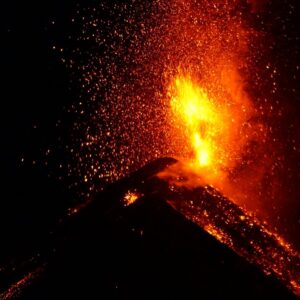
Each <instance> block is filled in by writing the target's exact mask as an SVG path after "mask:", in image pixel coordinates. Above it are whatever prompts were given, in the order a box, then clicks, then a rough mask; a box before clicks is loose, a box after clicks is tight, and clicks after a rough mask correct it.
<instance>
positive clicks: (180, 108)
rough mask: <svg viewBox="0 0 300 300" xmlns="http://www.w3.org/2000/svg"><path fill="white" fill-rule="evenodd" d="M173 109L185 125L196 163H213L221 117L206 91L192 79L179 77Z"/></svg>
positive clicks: (172, 104) (175, 87) (202, 165)
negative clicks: (195, 84) (215, 138)
mask: <svg viewBox="0 0 300 300" xmlns="http://www.w3.org/2000/svg"><path fill="white" fill-rule="evenodd" d="M171 108H172V111H173V112H174V114H175V115H176V116H178V117H179V118H181V119H182V121H183V123H184V124H183V125H185V126H186V134H187V135H188V136H189V138H190V143H191V145H192V147H193V150H194V156H195V163H196V164H198V165H199V166H200V167H205V166H210V165H211V164H212V162H213V160H214V155H215V150H216V149H215V145H214V141H213V140H214V137H215V135H216V131H217V130H218V129H217V128H218V127H219V126H220V123H221V121H220V116H219V114H218V113H217V111H216V109H215V107H214V105H213V103H212V102H211V101H210V99H209V98H208V96H207V94H206V93H205V92H204V91H203V90H202V89H201V88H199V87H197V86H194V85H193V83H192V82H191V80H189V79H188V78H184V77H177V78H176V80H175V84H174V94H173V95H171Z"/></svg>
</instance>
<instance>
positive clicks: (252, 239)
mask: <svg viewBox="0 0 300 300" xmlns="http://www.w3.org/2000/svg"><path fill="white" fill-rule="evenodd" d="M177 164H178V162H177V161H176V160H174V159H171V158H164V159H158V160H156V161H154V162H152V163H150V164H148V165H146V166H145V167H143V168H142V169H140V170H138V171H137V172H135V173H133V174H132V175H131V176H129V177H127V178H125V179H123V180H120V181H118V182H116V183H114V184H112V185H110V186H109V187H108V188H107V189H106V190H104V191H103V192H101V193H99V194H98V195H97V197H96V198H95V199H94V201H92V202H91V203H89V204H88V205H87V206H86V207H84V208H81V209H74V212H77V213H74V214H73V215H72V216H71V217H69V218H68V219H67V220H65V221H64V222H62V223H61V225H60V226H59V227H58V228H57V229H56V232H55V234H54V235H52V236H49V237H46V238H45V241H44V243H43V244H42V245H41V247H40V249H38V251H37V252H35V253H39V255H35V256H32V257H31V258H29V259H27V260H25V261H24V262H23V263H22V264H21V265H16V264H14V265H13V266H12V267H11V268H10V269H9V268H6V269H5V268H3V271H2V274H1V277H2V278H5V279H6V280H5V281H1V282H2V285H1V292H2V294H1V297H0V298H1V299H53V298H54V297H55V298H57V297H58V296H59V298H60V299H74V298H78V297H81V298H83V299H92V298H96V297H100V298H101V297H102V298H104V299H153V298H159V299H161V298H166V299H192V298H195V296H197V297H199V298H201V299H221V298H222V299H224V298H225V299H227V298H231V299H232V298H233V299H236V298H240V297H243V298H244V299H248V298H249V299H269V298H270V299H294V295H293V294H292V293H291V292H290V291H289V290H288V289H286V288H285V287H284V285H286V286H287V287H288V288H289V289H290V290H293V291H294V292H295V293H296V292H297V291H299V290H297V288H298V285H297V284H299V277H297V276H299V256H297V254H296V253H294V252H293V251H292V250H291V249H290V248H289V247H288V246H287V245H286V244H285V243H284V242H283V241H282V240H281V239H279V237H278V236H277V235H275V234H272V233H271V232H269V231H268V230H267V228H266V225H264V224H262V223H260V222H259V221H258V220H257V219H256V218H255V217H254V216H251V215H249V214H246V213H245V212H244V211H243V210H242V209H241V208H239V207H238V206H236V205H235V204H233V203H232V202H231V201H230V200H228V199H226V198H224V197H223V196H222V195H221V194H220V193H219V192H218V191H216V190H215V189H213V188H211V187H198V188H194V189H188V188H186V187H185V188H184V187H183V186H182V185H180V184H179V183H180V182H183V181H184V180H185V178H184V177H183V176H178V177H177V181H178V184H177V185H175V184H174V180H173V181H171V180H170V178H168V180H166V178H167V176H170V174H171V171H170V170H171V169H172V168H173V167H174V166H177ZM170 204H171V205H170ZM220 242H221V243H220ZM232 250H234V251H232ZM236 253H238V255H237V254H236ZM249 262H251V263H252V264H250V263H249ZM13 269H15V271H13ZM267 274H268V275H267ZM276 277H277V278H276ZM278 279H279V280H278ZM282 283H283V284H282Z"/></svg>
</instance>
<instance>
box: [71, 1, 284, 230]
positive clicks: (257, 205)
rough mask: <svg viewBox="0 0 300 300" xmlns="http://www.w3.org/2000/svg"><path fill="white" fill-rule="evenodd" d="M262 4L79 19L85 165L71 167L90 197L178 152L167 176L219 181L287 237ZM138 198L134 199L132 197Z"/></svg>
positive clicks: (80, 154)
mask: <svg viewBox="0 0 300 300" xmlns="http://www.w3.org/2000/svg"><path fill="white" fill-rule="evenodd" d="M129 2H130V1H129ZM263 2H264V3H265V2H266V1H263ZM249 3H252V6H250V5H249ZM260 3H262V2H259V1H246V0H240V1H237V0H236V1H229V0H214V1H204V0H199V1H196V0H172V1H165V0H157V1H150V2H149V3H148V2H147V3H145V1H131V2H130V3H128V4H124V3H123V4H119V3H115V2H114V1H112V2H111V1H104V2H103V3H102V4H101V5H100V7H97V8H93V9H90V10H88V14H87V15H88V16H86V18H84V19H82V18H81V17H80V14H79V20H80V21H81V22H83V30H82V37H81V39H80V41H81V42H84V43H87V45H88V48H89V49H91V50H90V52H89V51H87V52H85V51H81V50H76V51H74V57H75V58H76V59H77V60H79V63H78V64H76V59H72V60H70V64H69V67H70V69H71V70H76V73H78V71H79V72H80V73H81V74H82V78H81V87H82V93H83V95H84V96H83V97H82V98H84V97H86V95H88V97H89V100H90V101H89V102H88V103H86V104H83V102H82V101H80V103H79V104H78V106H77V107H75V108H74V110H75V111H76V112H77V113H78V115H79V120H80V121H78V123H77V124H76V126H75V127H76V130H77V133H76V136H77V137H78V136H79V135H81V136H82V139H81V140H80V147H79V148H77V149H73V148H72V149H71V153H72V155H73V156H74V157H75V160H76V162H77V166H76V168H75V170H70V174H71V175H73V174H74V173H78V174H79V175H78V176H79V177H80V179H81V181H83V182H85V183H86V184H87V185H88V189H89V192H93V191H95V190H97V189H99V187H100V188H101V187H103V186H105V185H106V184H107V183H108V182H112V181H115V180H117V179H119V178H122V177H124V176H126V175H128V174H130V173H131V172H132V171H134V170H136V169H138V168H139V167H141V166H142V165H144V164H145V163H146V162H148V161H151V160H153V159H155V158H158V157H163V156H173V157H176V158H179V159H180V161H182V162H184V163H182V164H177V165H174V166H172V167H170V168H169V170H168V174H163V175H162V176H163V177H164V178H167V177H168V178H169V180H170V182H171V181H172V176H173V177H176V178H178V177H184V178H185V179H186V180H185V181H183V182H181V183H180V182H178V180H175V181H174V182H175V183H176V184H184V185H186V186H190V187H197V186H207V185H210V186H213V187H215V188H217V189H218V190H219V191H221V192H222V194H223V195H224V196H226V197H227V198H229V199H230V200H232V201H233V202H234V203H236V204H238V205H240V206H242V207H244V208H245V210H246V211H254V212H255V213H257V214H258V216H260V217H262V218H266V217H267V218H268V221H270V222H271V224H273V228H274V231H276V230H277V229H278V228H276V227H277V226H278V224H279V226H281V232H285V228H286V226H285V223H284V222H282V221H281V220H280V219H279V218H278V208H276V209H275V208H274V207H276V204H278V203H280V202H283V200H285V198H286V196H285V195H284V192H287V191H288V188H286V187H283V185H282V184H281V183H280V176H281V175H282V174H284V171H286V170H285V169H286V168H285V165H284V162H283V161H284V159H283V158H282V157H283V154H282V151H281V150H280V149H281V148H282V147H281V145H282V144H281V143H280V142H278V138H277V137H274V129H273V127H272V126H273V125H272V124H271V122H269V121H268V120H267V117H269V116H270V115H272V114H274V111H276V105H275V104H274V103H277V102H276V101H275V100H274V99H276V98H272V99H270V100H269V99H267V98H268V97H267V96H263V97H262V96H261V94H262V93H263V92H262V91H259V92H258V91H257V90H256V89H257V86H259V85H260V84H261V82H262V81H264V78H263V75H260V74H261V72H262V71H261V70H262V67H261V66H258V65H257V61H259V57H260V56H261V53H260V51H262V49H263V47H258V46H257V45H258V44H259V43H261V39H262V38H263V34H261V33H260V32H258V31H257V30H256V29H254V26H251V22H250V21H251V18H252V15H251V14H252V13H255V12H257V11H259V10H260V9H262V7H263V5H260ZM104 15H108V16H109V18H108V19H106V18H104V17H103V16H104ZM82 20H83V21H82ZM111 20H118V21H115V22H111ZM78 49H79V48H78ZM99 53H100V54H99ZM264 68H265V67H264ZM266 69H267V70H272V73H271V75H270V78H271V79H270V80H272V88H271V89H270V93H271V94H276V91H277V84H276V81H275V79H274V78H275V74H277V73H276V72H277V70H276V69H275V68H272V64H270V63H268V64H267V66H266ZM257 95H260V96H257ZM274 107H275V108H274ZM266 108H268V109H266ZM276 114H278V115H280V114H281V111H280V109H279V108H277V111H276ZM78 132H79V133H78ZM76 142H77V144H78V141H76ZM171 183H172V182H171ZM282 194H283V195H284V197H282ZM280 196H281V198H280ZM135 200H136V198H135V197H133V196H132V195H129V196H128V199H127V201H128V203H131V201H132V202H134V201H135ZM281 222H282V223H281ZM275 228H276V230H275ZM279 231H280V228H279Z"/></svg>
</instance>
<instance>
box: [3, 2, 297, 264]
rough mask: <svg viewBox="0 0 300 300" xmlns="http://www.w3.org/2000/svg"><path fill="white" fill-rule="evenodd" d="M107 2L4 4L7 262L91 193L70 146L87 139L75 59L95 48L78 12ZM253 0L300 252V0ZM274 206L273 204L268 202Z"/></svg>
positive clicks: (285, 220)
mask: <svg viewBox="0 0 300 300" xmlns="http://www.w3.org/2000/svg"><path fill="white" fill-rule="evenodd" d="M100 2H101V1H79V0H78V1H70V0H69V1H59V0H52V1H49V0H45V1H40V2H37V3H36V2H33V1H20V0H18V1H17V0H12V1H3V2H2V3H1V4H0V6H1V9H0V13H1V18H0V20H1V21H0V22H1V47H0V61H1V63H0V65H1V72H2V76H1V78H2V79H1V83H2V84H1V90H0V93H1V98H0V99H1V110H0V111H1V118H0V124H1V126H0V132H1V147H0V160H1V171H2V176H1V178H2V179H1V197H0V199H1V201H0V236H1V252H2V253H3V254H2V255H1V257H0V263H1V262H3V261H5V259H6V258H7V257H13V256H14V254H15V253H18V251H19V250H20V248H22V251H26V247H29V248H31V247H33V245H38V243H39V239H41V238H42V237H43V236H44V234H45V232H48V231H49V230H50V229H51V228H52V227H53V224H55V223H56V222H57V220H59V219H60V218H62V217H64V216H65V215H66V214H67V213H68V209H69V208H70V207H72V206H74V205H76V204H78V203H79V202H80V201H83V197H82V194H84V193H85V192H86V191H87V187H86V186H85V185H84V184H83V183H82V182H81V181H80V180H82V178H80V176H79V175H78V174H77V173H76V172H75V173H74V172H73V173H70V172H69V170H70V169H72V168H76V167H75V165H76V162H75V161H74V157H71V156H70V155H69V154H70V147H71V145H72V146H74V147H75V148H76V147H77V148H78V149H79V146H78V145H76V141H78V139H80V138H79V137H78V139H77V138H76V136H75V137H74V135H76V132H77V134H80V133H82V131H80V130H81V129H79V130H78V131H74V126H75V125H74V124H77V123H78V122H80V118H79V117H78V109H77V108H78V106H77V105H78V102H79V101H83V102H84V101H85V100H86V99H85V98H84V96H83V95H84V93H83V92H82V87H81V81H80V78H79V75H78V74H77V75H76V73H74V72H73V71H72V70H71V69H70V63H69V60H70V59H76V58H78V61H79V62H78V63H80V60H81V59H83V57H82V52H81V54H80V55H79V54H78V53H77V52H76V51H75V52H74V49H76V48H78V47H79V48H80V47H82V50H81V51H83V52H84V51H85V47H88V43H85V42H82V41H79V42H78V40H77V37H79V36H81V35H82V25H83V24H84V20H81V21H79V20H80V17H78V11H80V12H81V11H83V13H82V16H84V15H85V14H87V15H88V12H84V9H85V8H87V7H97V5H99V3H100ZM122 2H124V3H125V2H126V1H122ZM249 2H251V3H252V2H253V3H252V5H253V6H252V9H253V11H255V13H256V14H257V15H256V16H252V18H253V20H251V22H252V23H253V24H254V27H255V28H256V29H257V30H258V32H260V33H262V34H265V35H266V38H265V40H264V41H265V45H268V46H267V47H268V51H266V52H265V53H264V54H262V55H261V57H257V65H258V66H259V68H260V70H261V73H260V79H259V80H257V78H253V85H252V88H253V90H256V91H258V92H257V94H256V96H257V98H259V99H260V101H261V102H263V98H268V99H270V101H271V102H272V101H273V104H274V106H275V109H276V107H277V108H278V110H279V111H280V115H281V116H280V117H279V119H277V117H275V118H273V117H272V116H271V117H270V119H269V120H268V122H269V124H272V123H274V124H275V125H274V128H275V132H272V134H274V138H277V139H280V140H281V143H280V145H281V147H282V149H280V151H281V153H284V154H285V156H284V157H283V158H282V159H283V161H284V163H283V165H284V166H285V167H284V168H285V170H286V173H284V172H280V173H279V175H278V176H279V177H280V180H281V182H283V183H284V184H285V186H286V187H287V188H286V190H288V191H289V192H288V193H287V194H286V197H287V198H288V200H287V201H286V202H284V201H281V202H280V203H276V204H275V205H274V209H272V210H274V214H277V213H279V212H280V213H282V215H281V219H280V221H278V222H279V223H280V224H281V225H280V226H281V231H282V232H284V231H285V230H283V229H282V228H285V227H286V228H287V229H286V232H285V233H286V235H287V237H288V238H289V239H290V240H292V241H293V242H294V244H295V246H296V247H298V248H299V249H300V246H299V245H300V240H299V234H298V233H299V230H300V201H299V197H300V191H299V182H300V177H299V176H300V175H299V174H300V173H299V165H300V160H299V158H300V119H299V116H300V104H299V100H300V55H299V49H300V42H299V38H300V24H299V20H300V3H299V1H298V0H290V1H287V0H286V1H279V0H274V1H264V4H263V5H262V2H260V1H249ZM259 2H260V5H259ZM124 3H123V4H124ZM112 6H113V5H112V4H111V7H112ZM103 14H104V13H103ZM79 15H80V16H81V13H80V14H79ZM98 16H100V17H101V13H99V14H98ZM102 17H103V18H106V17H107V16H104V15H103V16H102ZM74 18H75V20H76V21H75V22H74ZM107 18H111V21H112V24H114V22H118V20H117V19H114V18H115V16H114V15H113V14H112V15H111V16H108V17H107ZM259 47H262V48H263V47H264V43H262V44H261V45H260V46H259ZM99 51H100V53H101V49H100V50H99ZM79 52H80V51H79ZM98 54H99V53H98ZM99 55H100V54H99ZM100 56H101V55H100ZM268 64H270V66H271V68H273V69H276V70H277V71H276V74H273V75H272V76H275V78H273V77H270V76H271V75H270V70H269V68H265V66H267V65H268ZM76 76H78V77H76ZM264 78H266V80H264ZM270 78H271V79H270ZM273 79H274V80H273ZM274 82H276V89H277V91H276V95H275V96H274V93H273V92H272V91H273V89H274ZM251 93H254V92H253V91H250V94H251ZM86 101H87V100H86ZM268 105H269V104H268ZM74 107H75V108H74ZM79 127H80V126H79ZM80 128H81V127H80ZM282 141H284V142H282ZM78 151H79V150H78ZM141 161H143V160H142V159H141ZM75 182H76V183H77V186H74V183H75ZM272 205H273V203H270V201H269V202H268V201H267V202H266V204H264V205H262V206H263V207H271V206H272Z"/></svg>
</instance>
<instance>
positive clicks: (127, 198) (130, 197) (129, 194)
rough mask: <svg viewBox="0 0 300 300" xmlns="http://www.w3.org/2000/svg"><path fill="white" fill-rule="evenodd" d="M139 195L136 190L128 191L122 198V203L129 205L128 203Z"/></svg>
mask: <svg viewBox="0 0 300 300" xmlns="http://www.w3.org/2000/svg"><path fill="white" fill-rule="evenodd" d="M140 197H141V195H140V194H138V193H136V192H132V191H128V192H127V193H126V194H125V196H124V198H123V200H124V205H125V206H129V205H131V204H133V203H134V202H135V201H136V200H137V199H138V198H140Z"/></svg>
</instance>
